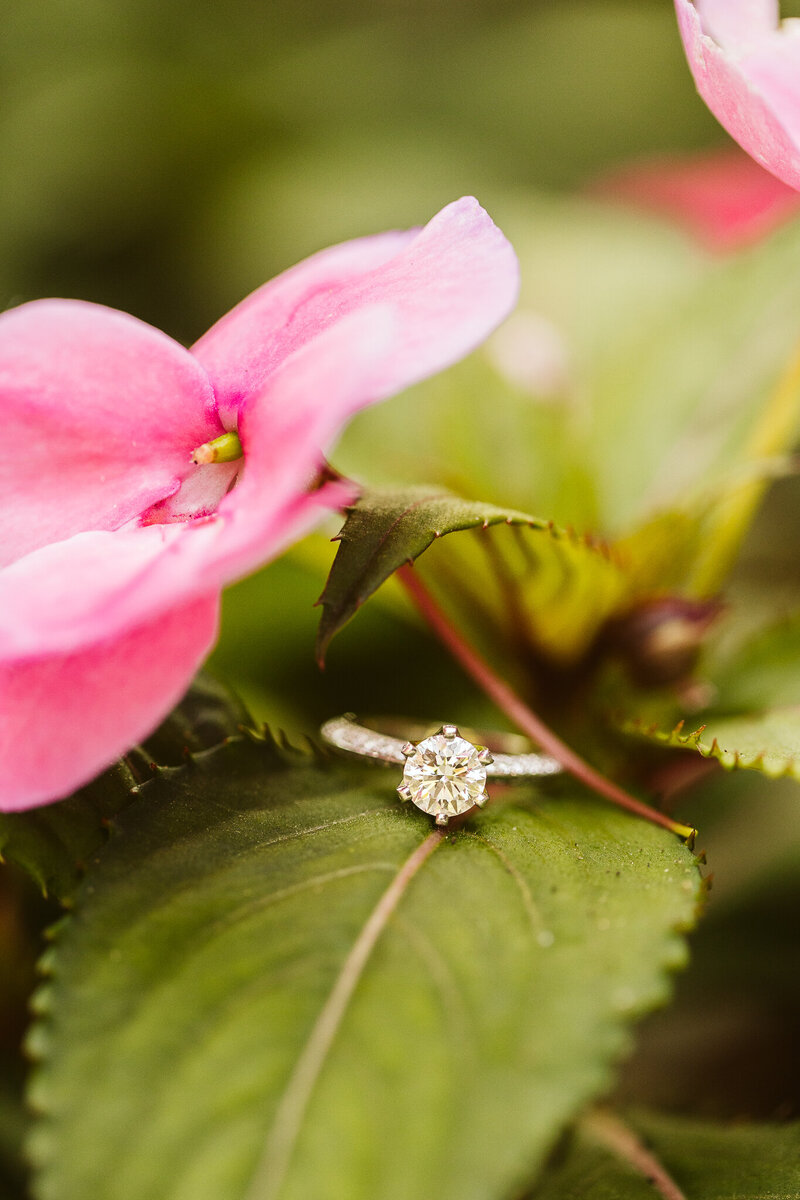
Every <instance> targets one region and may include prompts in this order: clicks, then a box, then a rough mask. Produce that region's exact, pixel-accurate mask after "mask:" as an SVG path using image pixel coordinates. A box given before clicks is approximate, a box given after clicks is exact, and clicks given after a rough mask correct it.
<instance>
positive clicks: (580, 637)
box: [317, 487, 632, 662]
mask: <svg viewBox="0 0 800 1200" xmlns="http://www.w3.org/2000/svg"><path fill="white" fill-rule="evenodd" d="M494 526H505V527H506V528H505V529H502V530H498V535H501V534H502V535H504V536H493V535H492V534H491V532H490V530H491V529H492V527H494ZM465 530H474V531H475V533H474V535H473V536H472V537H471V538H469V539H465V538H459V539H448V541H447V552H446V554H436V555H432V556H430V559H429V560H427V561H428V565H429V567H430V569H431V570H432V571H433V572H434V574H435V578H436V581H437V584H438V585H439V586H440V588H441V589H442V590H444V591H445V592H446V593H447V594H448V596H449V598H450V601H451V604H452V607H453V609H454V611H457V612H459V613H460V619H462V623H463V624H464V625H465V626H466V627H468V628H469V627H477V628H478V631H479V632H478V636H479V637H482V639H483V640H485V639H487V638H488V639H489V640H493V639H494V640H497V641H499V642H500V643H501V645H502V643H503V642H504V641H505V646H503V649H505V651H506V655H508V652H509V643H510V645H511V649H512V653H511V657H512V659H516V660H517V662H519V661H520V660H522V659H524V657H525V654H526V652H527V654H528V655H530V654H531V653H535V652H540V653H544V654H546V655H547V656H550V657H552V658H555V659H557V660H560V661H566V662H569V661H571V660H574V659H575V658H577V657H578V656H579V655H580V654H581V653H582V652H583V651H584V650H585V649H586V648H587V646H588V645H589V643H590V642H591V640H592V638H593V636H594V634H595V633H596V632H597V630H598V628H599V627H600V625H601V624H602V623H603V621H604V620H605V619H606V618H607V617H608V616H609V615H610V613H612V612H613V611H614V610H615V609H616V608H617V607H618V606H619V604H620V603H621V602H622V601H623V600H625V601H629V600H630V592H631V589H632V582H631V578H630V576H629V573H628V572H627V571H626V568H625V565H623V561H622V560H621V559H619V558H618V557H615V556H614V555H613V553H612V552H611V551H610V550H609V549H608V548H607V547H605V546H603V545H602V544H595V543H594V542H592V541H591V540H590V539H588V538H582V537H578V536H577V535H575V534H573V533H571V532H569V531H567V530H562V529H558V528H557V527H556V526H554V525H553V524H552V523H551V522H547V521H543V520H541V519H539V518H536V517H530V516H527V515H526V514H525V513H519V512H516V511H514V510H513V509H500V508H496V507H494V506H493V505H490V504H482V503H477V502H474V501H468V500H462V499H460V498H459V497H457V496H453V495H451V494H448V493H445V492H441V491H439V492H436V491H432V490H431V489H429V488H427V489H423V488H416V487H414V488H405V489H401V490H395V491H387V492H380V491H371V492H367V493H365V494H364V495H363V496H362V497H361V499H360V500H359V502H358V503H357V504H356V505H355V506H354V507H353V508H351V509H350V510H349V511H348V517H347V520H346V522H345V525H344V527H343V529H342V532H341V534H340V538H339V540H340V545H339V549H338V552H337V554H336V559H335V561H334V564H333V567H332V569H331V573H330V576H329V579H328V582H327V584H326V587H325V590H324V592H323V594H322V596H321V597H320V604H321V605H322V608H323V615H322V619H321V621H320V629H319V636H318V643H317V648H318V654H319V656H320V658H322V657H323V656H324V653H325V650H326V648H327V646H328V644H329V642H330V640H331V638H332V637H333V636H334V634H335V633H336V632H337V630H339V629H340V628H341V627H342V626H343V625H344V624H345V622H346V621H347V620H349V619H350V617H351V616H352V615H353V614H354V613H355V612H356V610H357V609H358V608H359V606H360V605H361V604H363V603H364V601H365V600H366V599H367V598H368V597H369V596H370V595H371V594H372V593H373V592H374V591H375V590H376V589H377V588H378V587H379V586H380V585H381V584H382V583H384V582H385V581H386V580H387V579H388V578H389V576H390V575H391V574H392V573H393V572H394V571H396V570H397V569H398V568H399V567H401V566H403V565H404V564H405V563H408V562H413V561H414V560H415V559H416V558H417V557H419V555H420V554H422V553H423V551H425V550H427V549H428V548H429V547H430V546H432V545H433V543H434V542H436V541H438V540H439V539H440V538H443V537H444V536H445V535H446V534H449V533H454V532H457V531H465ZM501 652H502V651H501Z"/></svg>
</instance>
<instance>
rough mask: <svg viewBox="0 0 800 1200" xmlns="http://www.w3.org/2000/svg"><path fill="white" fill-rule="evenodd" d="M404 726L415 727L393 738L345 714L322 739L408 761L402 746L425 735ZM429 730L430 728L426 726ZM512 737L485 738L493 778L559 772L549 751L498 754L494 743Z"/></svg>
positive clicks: (332, 722) (339, 747)
mask: <svg viewBox="0 0 800 1200" xmlns="http://www.w3.org/2000/svg"><path fill="white" fill-rule="evenodd" d="M404 728H405V729H409V730H412V733H410V734H409V737H408V738H406V737H394V736H393V735H392V734H388V733H383V732H381V731H379V730H376V729H369V728H367V727H366V726H365V725H361V724H359V722H358V720H357V718H356V717H354V716H353V715H352V714H351V713H346V714H345V715H344V716H343V717H333V718H332V719H331V720H330V721H326V722H325V724H324V725H323V726H322V728H321V729H320V735H321V737H322V739H323V741H325V742H327V743H328V745H329V746H335V747H336V749H337V750H344V751H346V753H348V754H356V755H358V756H359V757H361V758H375V759H379V760H380V761H381V762H387V763H397V764H398V765H399V766H402V765H404V764H405V761H406V756H405V754H404V753H403V746H404V745H405V744H406V742H407V741H408V740H409V739H410V738H413V737H414V736H419V737H422V736H425V734H424V732H423V733H420V727H417V726H412V725H411V724H410V723H409V724H408V725H406V724H404ZM427 732H428V733H430V729H429V728H428V729H427ZM506 739H509V740H513V741H514V742H517V739H516V738H515V737H514V735H513V734H509V735H506V734H491V735H488V734H487V735H486V736H485V737H483V738H482V741H483V742H486V743H488V744H489V746H490V748H491V749H492V754H493V759H494V761H493V762H492V763H490V764H489V765H487V767H486V775H487V777H488V778H491V779H514V778H516V779H526V778H529V777H531V776H542V775H558V774H560V773H561V771H562V769H563V768H562V766H561V764H560V763H559V762H557V761H556V759H554V758H552V757H551V756H550V755H549V754H537V753H536V752H534V751H527V752H523V753H513V754H505V753H502V752H499V753H496V752H495V751H494V748H493V746H494V745H495V744H498V742H500V743H502V742H503V741H504V740H506Z"/></svg>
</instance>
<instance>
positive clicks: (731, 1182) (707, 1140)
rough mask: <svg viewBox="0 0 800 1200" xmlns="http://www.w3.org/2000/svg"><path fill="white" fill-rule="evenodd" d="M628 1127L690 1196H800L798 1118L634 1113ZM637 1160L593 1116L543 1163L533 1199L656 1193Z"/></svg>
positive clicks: (793, 1199) (650, 1196) (649, 1199)
mask: <svg viewBox="0 0 800 1200" xmlns="http://www.w3.org/2000/svg"><path fill="white" fill-rule="evenodd" d="M631 1133H632V1134H633V1135H634V1136H636V1137H638V1139H640V1141H641V1144H642V1145H644V1147H645V1148H646V1150H647V1151H648V1152H649V1153H650V1154H652V1156H653V1157H654V1158H655V1160H656V1161H657V1163H658V1164H659V1165H660V1166H662V1167H663V1168H664V1169H665V1170H666V1171H667V1173H668V1175H669V1177H670V1178H671V1179H672V1180H673V1182H674V1183H675V1185H676V1186H677V1187H678V1188H680V1189H681V1191H682V1192H683V1193H684V1194H685V1196H686V1197H687V1198H688V1200H756V1198H757V1197H763V1198H764V1200H767V1198H769V1200H797V1197H798V1196H800V1168H798V1163H799V1162H800V1125H798V1124H797V1123H796V1122H795V1123H793V1124H786V1125H745V1124H742V1123H741V1122H738V1123H736V1124H734V1125H717V1124H712V1123H711V1122H708V1121H698V1120H690V1119H685V1118H679V1117H666V1116H656V1115H653V1114H644V1113H639V1114H636V1115H635V1116H634V1117H633V1118H632V1119H631ZM659 1194H662V1195H663V1194H665V1193H663V1192H659V1191H657V1190H656V1189H654V1187H653V1185H652V1183H651V1182H650V1181H649V1180H648V1179H647V1178H646V1174H645V1172H644V1170H643V1169H642V1168H641V1167H637V1166H636V1165H634V1164H633V1163H631V1162H630V1161H629V1160H628V1159H627V1158H626V1157H620V1156H619V1155H617V1154H615V1153H613V1152H612V1150H611V1149H609V1147H608V1145H607V1144H606V1143H605V1141H604V1140H601V1139H600V1138H598V1136H597V1132H596V1131H595V1130H594V1129H593V1127H592V1125H591V1122H587V1126H586V1127H585V1128H584V1129H582V1130H581V1131H580V1132H579V1133H578V1134H577V1135H576V1137H575V1139H574V1142H573V1143H572V1144H571V1145H570V1146H569V1149H568V1150H567V1152H566V1154H565V1155H564V1157H563V1161H561V1162H560V1163H558V1164H557V1165H555V1166H553V1167H552V1168H551V1169H550V1170H548V1171H547V1172H546V1173H545V1175H544V1176H543V1178H542V1180H541V1181H540V1183H539V1185H538V1186H537V1187H536V1189H535V1190H534V1192H533V1193H531V1197H530V1200H533V1198H534V1197H535V1200H586V1198H587V1197H591V1200H654V1198H655V1197H656V1196H657V1195H659Z"/></svg>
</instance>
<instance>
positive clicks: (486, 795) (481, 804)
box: [475, 792, 490, 808]
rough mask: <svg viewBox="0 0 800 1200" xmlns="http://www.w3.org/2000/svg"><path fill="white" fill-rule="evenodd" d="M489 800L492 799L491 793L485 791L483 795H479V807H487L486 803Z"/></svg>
mask: <svg viewBox="0 0 800 1200" xmlns="http://www.w3.org/2000/svg"><path fill="white" fill-rule="evenodd" d="M489 800H490V796H489V793H488V792H484V793H483V795H482V796H479V797H478V799H477V800H476V801H475V803H476V804H477V806H478V808H486V805H487V804H488V803H489Z"/></svg>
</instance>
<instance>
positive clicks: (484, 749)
mask: <svg viewBox="0 0 800 1200" xmlns="http://www.w3.org/2000/svg"><path fill="white" fill-rule="evenodd" d="M475 749H476V750H477V751H478V762H479V763H480V764H481V766H483V767H489V766H491V764H492V763H493V762H494V755H493V754H492V752H491V750H490V749H489V748H488V746H476V747H475Z"/></svg>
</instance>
